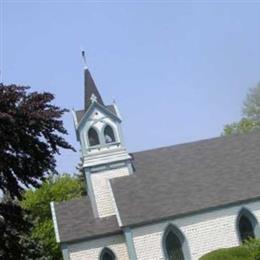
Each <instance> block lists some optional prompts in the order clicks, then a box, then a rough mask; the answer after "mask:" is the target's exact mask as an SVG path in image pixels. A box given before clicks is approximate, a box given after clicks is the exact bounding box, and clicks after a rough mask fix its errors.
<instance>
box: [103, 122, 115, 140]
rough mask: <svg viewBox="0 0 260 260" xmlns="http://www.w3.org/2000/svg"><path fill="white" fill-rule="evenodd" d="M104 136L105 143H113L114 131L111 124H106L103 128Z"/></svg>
mask: <svg viewBox="0 0 260 260" xmlns="http://www.w3.org/2000/svg"><path fill="white" fill-rule="evenodd" d="M104 136H105V142H106V144H109V143H113V142H115V141H116V139H115V135H114V131H113V129H112V127H111V126H109V125H107V126H106V127H105V129H104Z"/></svg>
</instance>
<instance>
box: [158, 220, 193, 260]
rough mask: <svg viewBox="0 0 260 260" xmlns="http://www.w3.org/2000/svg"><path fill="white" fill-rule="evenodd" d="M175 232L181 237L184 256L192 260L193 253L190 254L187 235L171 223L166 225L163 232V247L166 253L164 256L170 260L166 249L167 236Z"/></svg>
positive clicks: (186, 259)
mask: <svg viewBox="0 0 260 260" xmlns="http://www.w3.org/2000/svg"><path fill="white" fill-rule="evenodd" d="M170 232H173V233H174V234H175V235H176V236H177V237H178V239H179V241H180V243H181V249H182V253H183V256H184V259H185V260H190V259H191V255H190V250H189V244H188V240H187V239H186V237H185V236H184V234H183V233H182V231H181V230H180V229H179V228H178V227H177V226H176V225H174V224H172V223H170V224H168V225H167V226H166V228H165V229H164V232H163V236H162V242H161V245H162V248H163V253H164V257H165V259H166V260H168V256H167V251H166V246H165V245H166V243H165V240H166V237H167V235H168V234H169V233H170Z"/></svg>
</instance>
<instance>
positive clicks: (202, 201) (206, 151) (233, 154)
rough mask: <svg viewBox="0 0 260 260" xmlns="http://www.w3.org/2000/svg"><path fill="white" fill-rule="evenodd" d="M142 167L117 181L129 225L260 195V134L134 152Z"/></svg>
mask: <svg viewBox="0 0 260 260" xmlns="http://www.w3.org/2000/svg"><path fill="white" fill-rule="evenodd" d="M133 157H134V166H135V169H136V172H135V173H134V175H131V176H128V177H121V178H116V179H113V180H112V181H111V185H112V189H113V193H114V196H115V200H116V204H117V207H118V210H119V213H120V218H121V220H122V223H123V226H131V225H136V224H141V223H148V222H152V221H156V220H160V219H164V218H167V217H173V216H178V215H182V214H188V213H191V212H196V211H199V210H203V209H208V208H214V207H216V206H221V205H227V204H230V203H236V202H239V201H245V200H249V199H252V198H258V197H260V133H259V132H253V133H250V134H244V135H235V136H228V137H219V138H213V139H209V140H202V141H197V142H193V143H187V144H181V145H175V146H170V147H165V148H160V149H154V150H150V151H144V152H138V153H134V154H133Z"/></svg>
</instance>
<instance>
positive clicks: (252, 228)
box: [237, 208, 258, 243]
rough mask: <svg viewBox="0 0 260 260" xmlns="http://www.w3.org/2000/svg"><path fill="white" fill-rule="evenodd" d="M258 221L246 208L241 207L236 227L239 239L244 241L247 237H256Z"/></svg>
mask: <svg viewBox="0 0 260 260" xmlns="http://www.w3.org/2000/svg"><path fill="white" fill-rule="evenodd" d="M257 228H258V222H257V220H256V218H255V216H254V215H253V214H252V213H251V212H250V211H249V210H248V209H245V208H243V209H241V210H240V212H239V214H238V217H237V229H238V235H239V239H240V241H241V242H242V243H244V242H245V241H246V240H248V239H249V238H255V237H256V231H257Z"/></svg>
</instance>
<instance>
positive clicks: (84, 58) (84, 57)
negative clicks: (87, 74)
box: [81, 49, 88, 70]
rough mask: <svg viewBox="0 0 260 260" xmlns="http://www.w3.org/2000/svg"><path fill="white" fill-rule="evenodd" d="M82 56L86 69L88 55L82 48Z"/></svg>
mask: <svg viewBox="0 0 260 260" xmlns="http://www.w3.org/2000/svg"><path fill="white" fill-rule="evenodd" d="M81 56H82V60H83V64H84V69H85V70H86V69H87V68H88V67H87V61H86V55H85V50H84V49H81Z"/></svg>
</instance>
